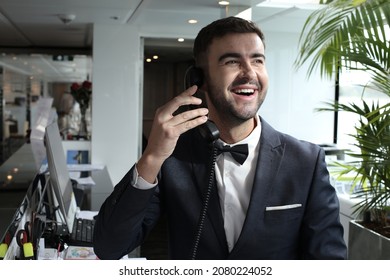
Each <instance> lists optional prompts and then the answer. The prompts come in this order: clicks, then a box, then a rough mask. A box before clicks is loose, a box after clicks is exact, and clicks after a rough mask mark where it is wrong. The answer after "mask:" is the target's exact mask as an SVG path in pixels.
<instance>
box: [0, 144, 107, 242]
mask: <svg viewBox="0 0 390 280" xmlns="http://www.w3.org/2000/svg"><path fill="white" fill-rule="evenodd" d="M37 173H38V170H37V167H36V164H35V160H34V156H33V152H32V148H31V145H30V144H28V143H26V144H24V145H23V146H22V147H21V148H20V149H19V150H17V151H16V153H15V154H14V155H13V156H12V157H10V158H9V159H8V160H7V161H6V162H5V163H4V164H3V165H2V166H0V241H2V240H3V239H4V236H5V233H6V231H7V230H8V228H9V226H10V225H11V224H14V223H15V217H16V214H17V213H19V212H20V209H21V206H22V205H25V204H26V197H30V196H31V186H32V182H33V180H34V178H35V176H36V175H37ZM9 176H12V177H9ZM91 177H92V179H93V180H94V182H95V183H96V185H95V186H90V187H88V190H87V191H86V196H87V200H88V205H89V206H90V209H88V210H92V211H98V210H99V209H100V206H101V204H102V203H103V201H104V200H105V198H106V197H107V196H108V195H109V194H110V193H111V192H112V190H113V184H112V182H111V179H110V176H109V173H108V170H107V168H105V167H104V168H103V169H102V170H94V171H91ZM27 210H28V209H27ZM26 212H28V211H26ZM19 214H20V213H19ZM24 214H25V213H24Z"/></svg>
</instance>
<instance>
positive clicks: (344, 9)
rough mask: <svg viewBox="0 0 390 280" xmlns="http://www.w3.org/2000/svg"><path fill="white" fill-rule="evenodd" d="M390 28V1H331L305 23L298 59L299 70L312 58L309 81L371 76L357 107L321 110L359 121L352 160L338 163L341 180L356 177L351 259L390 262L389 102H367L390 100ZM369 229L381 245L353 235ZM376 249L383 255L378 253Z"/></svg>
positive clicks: (337, 105)
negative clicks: (375, 95) (346, 74)
mask: <svg viewBox="0 0 390 280" xmlns="http://www.w3.org/2000/svg"><path fill="white" fill-rule="evenodd" d="M389 23H390V1H388V0H333V1H327V3H326V5H324V7H323V8H321V9H319V10H316V11H315V12H313V13H312V14H311V15H310V17H309V18H308V19H307V21H306V23H305V25H304V28H303V30H302V33H301V38H300V45H299V47H300V49H299V54H298V57H297V59H296V66H297V67H301V66H302V65H303V64H304V63H306V62H307V61H309V58H310V59H311V63H310V64H309V68H308V69H309V70H308V75H309V76H310V75H312V74H313V72H314V69H315V68H317V67H319V69H320V74H321V75H322V76H323V77H328V78H332V77H335V78H336V82H337V79H338V77H339V74H340V71H343V70H344V71H345V70H348V71H349V70H363V71H365V72H366V73H368V74H369V75H370V82H369V84H366V85H364V86H362V98H361V100H360V101H359V102H355V103H353V102H351V103H344V104H342V103H341V102H338V101H336V102H334V103H333V102H332V103H326V104H327V106H325V108H320V109H319V110H333V111H343V112H348V113H351V114H355V115H357V116H358V119H359V121H358V122H357V123H356V125H355V132H354V133H353V134H351V136H352V137H353V139H354V143H353V145H354V149H352V151H351V152H349V153H347V154H348V155H349V156H350V158H351V159H352V160H350V161H347V162H343V163H337V165H338V167H340V169H339V170H340V171H339V175H340V176H342V175H345V174H353V178H354V179H353V186H356V189H355V191H354V194H355V196H356V197H357V201H358V202H357V203H356V204H355V206H354V208H355V209H354V211H355V213H356V214H358V216H359V220H358V221H351V223H350V228H349V233H350V235H349V257H350V258H351V259H354V258H364V259H368V258H373V259H390V221H389V213H390V103H389V101H386V102H385V104H379V102H374V103H370V102H368V101H367V100H366V98H365V97H366V95H365V94H366V93H365V90H366V89H367V88H372V89H374V90H375V91H376V92H380V93H381V94H382V95H383V96H384V97H385V100H386V99H389V98H390V32H389V30H390V29H389ZM389 100H390V99H389ZM357 186H359V188H358V187H357ZM366 228H369V229H370V230H369V231H370V233H372V234H374V235H376V237H375V238H374V239H377V237H378V238H380V239H378V240H379V241H378V242H379V243H378V245H374V246H372V245H370V244H369V243H368V240H369V239H372V237H363V238H361V237H356V236H354V235H353V234H355V233H356V232H357V231H360V229H366ZM351 235H352V236H351ZM359 239H362V241H363V242H364V245H362V244H359V243H358V240H359ZM374 247H380V248H381V250H380V251H379V252H377V253H375V252H373V248H374Z"/></svg>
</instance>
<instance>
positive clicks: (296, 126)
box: [260, 29, 334, 144]
mask: <svg viewBox="0 0 390 280" xmlns="http://www.w3.org/2000/svg"><path fill="white" fill-rule="evenodd" d="M263 32H264V33H265V44H266V49H265V54H266V66H267V69H268V75H269V79H270V84H269V90H268V94H267V97H266V100H265V102H264V104H263V106H262V107H261V108H260V115H261V116H262V117H264V118H265V120H266V121H268V122H269V123H270V124H271V125H273V126H274V127H275V128H276V129H278V130H280V131H281V132H284V133H288V134H290V135H292V136H295V137H297V138H299V139H303V140H308V141H311V142H314V143H317V144H322V143H333V120H334V118H333V113H332V112H320V113H319V112H315V109H316V108H319V107H323V104H322V102H324V101H330V100H332V99H333V98H334V84H333V82H332V81H327V80H321V79H320V78H319V75H312V76H311V77H310V79H308V78H307V65H306V67H305V66H304V67H302V68H300V69H299V70H296V69H295V68H294V65H293V64H294V61H295V59H296V56H297V50H298V39H299V35H300V34H299V33H287V32H275V31H272V30H267V29H264V30H263Z"/></svg>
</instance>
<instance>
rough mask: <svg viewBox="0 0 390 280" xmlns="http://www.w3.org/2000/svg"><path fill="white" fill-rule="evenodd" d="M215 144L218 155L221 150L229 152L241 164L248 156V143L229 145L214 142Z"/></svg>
mask: <svg viewBox="0 0 390 280" xmlns="http://www.w3.org/2000/svg"><path fill="white" fill-rule="evenodd" d="M215 146H216V148H217V154H218V155H219V154H221V153H223V152H229V153H230V154H231V155H232V157H233V158H234V159H235V160H236V161H237V162H238V163H239V164H241V165H242V164H243V163H244V162H245V160H246V158H247V157H248V144H240V145H235V146H233V147H231V146H228V145H222V144H221V143H216V144H215Z"/></svg>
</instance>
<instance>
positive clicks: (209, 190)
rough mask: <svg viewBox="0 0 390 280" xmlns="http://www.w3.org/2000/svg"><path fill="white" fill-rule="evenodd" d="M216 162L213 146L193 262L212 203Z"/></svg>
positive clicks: (192, 255) (195, 240) (193, 250)
mask: <svg viewBox="0 0 390 280" xmlns="http://www.w3.org/2000/svg"><path fill="white" fill-rule="evenodd" d="M216 160H217V148H216V147H215V145H213V154H212V159H211V166H210V174H209V181H208V186H207V190H206V193H205V196H204V199H203V205H202V209H201V212H200V216H199V220H198V226H197V231H196V235H195V238H194V243H193V247H192V254H191V259H192V260H195V259H196V255H197V252H198V247H199V242H200V237H201V235H202V232H203V226H204V221H205V219H206V215H207V210H208V207H209V201H210V197H211V193H212V190H213V186H214V173H215V162H216Z"/></svg>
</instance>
